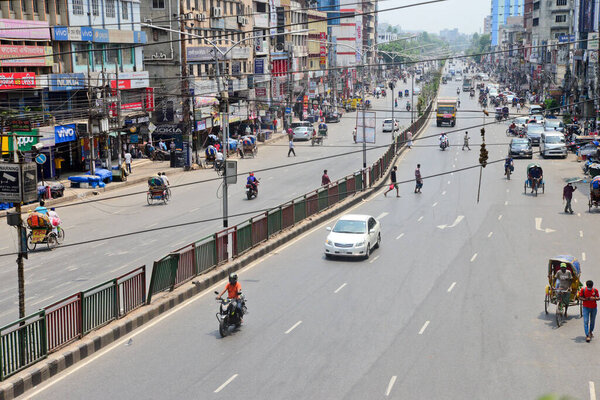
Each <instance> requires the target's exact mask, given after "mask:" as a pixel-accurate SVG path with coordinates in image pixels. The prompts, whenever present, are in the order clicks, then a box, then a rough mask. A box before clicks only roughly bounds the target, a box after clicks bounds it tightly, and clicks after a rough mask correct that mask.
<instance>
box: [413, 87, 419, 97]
mask: <svg viewBox="0 0 600 400" xmlns="http://www.w3.org/2000/svg"><path fill="white" fill-rule="evenodd" d="M413 94H414V95H415V96H418V95H420V94H421V88H420V87H418V86H417V87H416V88H414V89H413Z"/></svg>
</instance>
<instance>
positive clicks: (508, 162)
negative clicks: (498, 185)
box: [504, 154, 514, 175]
mask: <svg viewBox="0 0 600 400" xmlns="http://www.w3.org/2000/svg"><path fill="white" fill-rule="evenodd" d="M507 168H510V169H511V171H512V170H513V168H514V164H513V158H512V157H511V156H510V154H509V155H508V156H506V159H505V160H504V175H506V170H507Z"/></svg>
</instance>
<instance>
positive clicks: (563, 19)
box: [556, 15, 567, 22]
mask: <svg viewBox="0 0 600 400" xmlns="http://www.w3.org/2000/svg"><path fill="white" fill-rule="evenodd" d="M556 22H567V16H566V15H557V16H556Z"/></svg>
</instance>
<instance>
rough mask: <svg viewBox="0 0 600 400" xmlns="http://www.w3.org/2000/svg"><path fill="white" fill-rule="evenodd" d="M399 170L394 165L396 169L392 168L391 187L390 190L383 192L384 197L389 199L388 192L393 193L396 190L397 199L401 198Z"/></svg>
mask: <svg viewBox="0 0 600 400" xmlns="http://www.w3.org/2000/svg"><path fill="white" fill-rule="evenodd" d="M397 170H398V167H397V166H395V165H394V168H392V173H391V174H390V187H389V189H388V190H386V191H385V192H383V196H384V197H387V194H388V192H391V191H392V190H394V189H396V197H400V192H399V190H398V183H397V181H396V171H397Z"/></svg>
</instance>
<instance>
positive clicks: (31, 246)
mask: <svg viewBox="0 0 600 400" xmlns="http://www.w3.org/2000/svg"><path fill="white" fill-rule="evenodd" d="M32 237H33V234H32V233H31V232H29V233H28V234H27V249H28V250H29V251H33V250H35V246H37V244H36V243H33V242H32V241H31V239H32Z"/></svg>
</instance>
